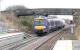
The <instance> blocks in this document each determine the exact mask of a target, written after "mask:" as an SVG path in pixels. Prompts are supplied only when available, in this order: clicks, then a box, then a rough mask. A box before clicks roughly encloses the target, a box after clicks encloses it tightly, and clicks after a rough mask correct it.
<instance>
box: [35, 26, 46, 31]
mask: <svg viewBox="0 0 80 50" xmlns="http://www.w3.org/2000/svg"><path fill="white" fill-rule="evenodd" d="M34 28H35V29H37V30H42V29H44V28H46V27H45V26H35V27H34Z"/></svg>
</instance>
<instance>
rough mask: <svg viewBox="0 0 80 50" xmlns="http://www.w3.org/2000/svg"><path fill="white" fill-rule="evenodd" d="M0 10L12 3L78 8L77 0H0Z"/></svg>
mask: <svg viewBox="0 0 80 50" xmlns="http://www.w3.org/2000/svg"><path fill="white" fill-rule="evenodd" d="M0 2H1V3H0V10H4V9H6V8H7V7H8V6H12V5H24V6H25V7H28V8H75V7H76V8H80V1H79V0H0Z"/></svg>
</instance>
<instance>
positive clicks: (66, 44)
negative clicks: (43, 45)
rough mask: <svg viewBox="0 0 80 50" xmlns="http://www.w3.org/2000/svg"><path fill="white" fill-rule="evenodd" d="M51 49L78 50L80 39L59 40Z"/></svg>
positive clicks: (79, 48)
mask: <svg viewBox="0 0 80 50" xmlns="http://www.w3.org/2000/svg"><path fill="white" fill-rule="evenodd" d="M52 50H80V40H59V41H57V43H56V44H55V46H54V48H53V49H52Z"/></svg>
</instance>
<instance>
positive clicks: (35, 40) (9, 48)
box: [0, 28, 67, 50]
mask: <svg viewBox="0 0 80 50" xmlns="http://www.w3.org/2000/svg"><path fill="white" fill-rule="evenodd" d="M65 29H67V28H63V29H61V30H59V31H55V32H53V33H50V34H48V35H46V36H43V37H31V36H28V37H29V39H28V40H27V39H23V40H22V41H17V42H14V43H12V44H8V45H5V46H2V47H0V50H51V48H52V47H53V46H54V45H53V44H55V42H56V41H57V40H59V39H61V38H62V32H63V31H65Z"/></svg>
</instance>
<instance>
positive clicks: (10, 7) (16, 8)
mask: <svg viewBox="0 0 80 50" xmlns="http://www.w3.org/2000/svg"><path fill="white" fill-rule="evenodd" d="M19 9H26V7H25V6H23V5H14V6H9V7H8V8H6V11H14V10H19Z"/></svg>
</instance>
